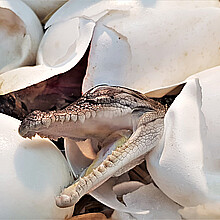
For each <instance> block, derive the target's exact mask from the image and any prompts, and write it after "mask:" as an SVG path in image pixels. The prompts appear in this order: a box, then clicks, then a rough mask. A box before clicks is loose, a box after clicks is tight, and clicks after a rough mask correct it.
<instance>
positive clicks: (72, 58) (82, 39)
mask: <svg viewBox="0 0 220 220" xmlns="http://www.w3.org/2000/svg"><path fill="white" fill-rule="evenodd" d="M27 1H29V0H27ZM38 2H39V1H38ZM175 2H177V6H180V7H183V6H182V3H181V2H182V1H175ZM187 2H188V1H187ZM193 2H199V1H193ZM163 3H164V1H149V2H148V1H132V0H130V1H110V0H108V1H100V0H94V1H83V2H82V1H77V0H70V1H68V2H67V3H65V4H64V5H63V6H62V7H61V8H60V9H58V10H57V11H56V12H55V13H54V14H53V16H52V17H51V18H50V19H49V21H48V22H47V23H46V25H45V27H46V28H47V31H46V33H45V35H44V37H43V39H42V42H41V44H40V48H39V51H38V56H37V63H38V65H37V66H34V67H24V68H18V69H14V70H12V71H9V72H5V73H3V74H2V75H1V76H0V94H1V95H4V94H7V93H10V92H13V91H16V90H19V89H23V88H26V87H27V86H31V85H33V84H36V83H39V82H41V81H43V80H46V79H48V78H50V77H52V76H55V75H57V74H60V73H64V72H66V71H67V70H69V69H71V68H73V67H74V66H75V65H76V64H77V63H78V61H79V60H80V59H81V58H82V56H83V55H84V54H85V51H86V49H87V48H88V46H89V44H90V42H91V40H92V39H93V38H94V39H95V41H94V43H93V48H92V50H91V53H90V65H89V71H87V77H86V79H85V82H84V86H83V87H84V91H85V90H87V89H88V88H89V87H91V86H93V85H95V84H99V83H108V82H109V83H113V82H112V77H115V74H114V72H116V74H117V73H118V72H119V73H120V74H121V72H123V71H124V70H127V69H126V68H128V70H129V68H130V67H129V66H128V67H126V66H123V65H122V63H124V65H127V60H128V58H129V57H130V56H132V57H133V58H134V57H135V56H136V55H138V56H137V58H134V60H133V61H134V62H133V61H132V63H134V64H135V65H136V64H137V63H136V61H138V59H140V66H139V67H138V65H136V66H135V68H138V71H137V74H136V75H137V76H140V78H141V77H142V75H141V74H140V71H142V69H143V71H145V70H146V66H149V68H148V70H149V71H151V70H152V69H153V71H152V73H153V74H150V75H149V77H150V78H151V81H152V82H153V83H150V84H152V85H151V86H150V88H152V89H155V88H157V87H158V86H160V87H161V85H158V84H157V83H155V82H154V81H159V80H157V77H160V74H163V75H164V76H165V78H166V80H165V81H164V82H163V83H162V84H163V85H164V86H167V84H168V82H169V83H170V81H171V82H173V81H177V82H179V80H180V79H179V78H181V80H183V79H182V75H181V74H183V75H184V73H183V72H182V71H184V70H183V67H182V66H187V65H188V64H189V65H188V69H187V74H192V73H194V72H195V71H200V70H202V69H206V68H208V67H211V66H212V65H215V64H216V60H219V54H218V52H216V51H214V49H213V45H216V44H218V39H219V37H218V36H219V31H218V28H217V25H218V22H217V21H219V18H218V16H217V14H218V10H217V9H216V11H215V10H214V9H207V8H206V9H204V10H205V11H206V10H207V14H209V13H210V14H211V15H210V18H207V19H206V16H207V17H208V15H206V12H204V13H203V14H201V13H200V12H198V11H195V16H194V17H193V16H192V15H190V16H189V18H188V14H190V13H186V12H185V11H183V12H182V13H181V14H180V15H179V17H181V19H176V18H175V14H173V12H172V14H173V16H172V15H171V16H170V15H169V16H168V18H166V19H165V22H160V20H161V19H163V16H165V15H164V13H162V15H158V14H160V10H159V11H157V10H156V12H154V13H151V10H150V9H149V10H148V9H147V8H148V7H156V8H164V6H163ZM33 4H35V3H34V2H33ZM36 4H37V3H36ZM51 4H52V3H51ZM42 5H43V4H42ZM161 5H162V6H161ZM168 5H169V4H168ZM171 5H172V4H171ZM174 5H175V4H174ZM187 5H188V6H189V5H190V6H191V7H192V8H193V7H196V6H195V5H194V4H192V5H191V2H188V3H187ZM202 5H203V6H202V7H208V6H214V5H213V1H206V3H205V4H202ZM169 7H170V8H173V9H170V10H174V11H175V10H180V11H181V9H175V7H176V6H175V7H173V6H172V7H171V6H168V7H166V8H169ZM142 10H144V11H142ZM212 10H213V13H212ZM142 12H144V13H143V15H141V14H142ZM197 12H198V13H197ZM115 13H116V14H117V13H121V15H119V16H118V17H119V18H118V23H119V24H117V25H114V22H117V19H115V18H114V20H113V21H112V22H109V20H110V18H112V17H114V16H115ZM146 13H147V18H149V19H150V20H153V22H148V20H149V19H145V17H143V16H144V15H145V14H146ZM167 13H168V12H167ZM176 13H177V14H178V11H177V12H176ZM193 13H194V12H191V14H193ZM24 14H25V13H24ZM107 14H109V16H107ZM168 14H169V13H168ZM212 14H213V15H212ZM157 15H158V16H157ZM181 15H182V16H181ZM203 15H204V18H203V19H204V20H207V21H206V22H207V24H208V22H209V21H210V24H211V25H208V27H207V28H206V22H203V19H202V18H201V17H202V16H203ZM104 16H106V17H108V18H107V19H104V20H105V21H106V20H107V21H108V23H106V25H107V26H106V33H105V35H103V37H105V36H106V35H107V38H109V39H110V40H112V41H113V42H112V43H111V42H110V44H112V45H109V43H108V42H109V41H108V39H107V40H105V39H104V40H103V39H100V41H99V43H100V44H99V46H98V48H99V49H98V50H101V49H103V48H105V47H107V48H108V47H109V48H110V47H112V48H111V50H109V51H110V53H109V51H108V52H107V56H106V60H107V58H108V60H109V63H110V64H108V63H107V66H110V69H111V70H112V71H111V73H108V71H109V70H108V69H107V68H106V69H105V68H103V66H104V65H103V66H102V64H100V63H98V64H97V65H96V62H95V63H94V61H95V60H97V61H98V60H99V61H100V57H102V54H103V53H104V52H101V53H100V56H99V58H97V56H98V55H97V54H96V55H94V53H95V51H94V45H95V44H97V39H96V38H97V32H99V31H98V30H99V29H100V25H99V24H102V22H101V21H100V20H103V18H104ZM138 16H140V18H139V19H138ZM215 16H216V18H215ZM121 17H124V18H123V19H121ZM155 17H157V19H154V18H155ZM170 17H171V18H173V19H174V21H173V24H174V25H173V26H174V29H175V27H177V30H179V35H180V36H182V38H183V36H184V32H186V30H187V36H185V37H186V39H185V40H183V42H185V44H187V42H188V45H184V46H186V49H187V48H190V47H192V51H191V52H189V54H188V53H187V52H188V51H181V50H183V46H182V44H181V43H182V38H180V39H179V41H178V39H177V40H174V38H175V37H178V36H179V35H178V31H177V32H176V31H174V30H173V29H172V27H171V26H172V19H170ZM177 17H178V16H177ZM183 18H184V19H183ZM194 18H198V24H197V26H196V24H195V23H196V22H191V20H193V19H194ZM200 18H201V19H200ZM214 18H215V19H216V20H215V21H213V20H214ZM169 19H170V20H169ZM154 20H155V21H154ZM182 20H183V22H182ZM200 20H201V21H200ZM99 21H100V22H99ZM128 21H129V22H130V21H131V23H130V26H129V25H128V24H126V26H125V25H123V24H122V22H127V23H129V22H128ZM169 21H170V23H169ZM180 21H181V22H180ZM193 21H194V20H193ZM97 22H98V25H97V27H96V28H95V29H96V34H95V36H93V31H94V27H95V26H96V24H97ZM135 22H140V25H138V26H137V25H136V23H135ZM187 22H188V23H187ZM159 23H161V25H162V26H163V27H162V29H161V30H162V31H160V28H161V27H160V25H159ZM185 23H186V24H185ZM103 24H104V23H103ZM121 24H122V25H121ZM155 24H156V26H157V28H159V30H158V31H154V30H155V27H154V26H155ZM169 24H170V26H169ZM183 24H185V26H184V25H183ZM143 25H147V26H148V28H147V30H149V32H147V30H146V31H145V32H147V33H146V34H147V36H148V35H149V36H150V37H148V38H147V39H149V42H147V44H149V47H147V49H148V50H145V49H146V48H145V47H144V46H146V45H144V44H143V43H142V41H143V39H142V37H141V36H145V35H144V34H142V30H143V27H144V26H143ZM142 26H143V27H142ZM166 26H167V29H166ZM200 26H201V27H200ZM121 27H126V28H125V30H123V31H122V30H121ZM182 27H185V29H184V28H182ZM189 27H191V28H189ZM122 29H123V28H122ZM130 29H132V31H129V30H130ZM144 29H145V28H144ZM200 29H201V30H200ZM103 30H104V29H103V27H101V29H100V32H102V31H103ZM193 30H194V32H193ZM104 31H105V30H104ZM117 31H118V33H117ZM121 31H122V33H120V32H121ZM140 31H141V34H140ZM166 31H167V33H166V34H165V38H167V39H164V37H161V36H160V34H161V35H163V32H166ZM200 31H201V34H200ZM109 32H110V33H109ZM157 32H158V34H157ZM131 33H132V34H131ZM205 33H209V34H210V36H211V37H210V36H208V37H206V34H205ZM126 34H128V36H126ZM108 35H109V36H108ZM169 35H170V36H169ZM191 35H192V36H191ZM214 35H215V37H214V38H213V36H214ZM119 36H121V37H122V36H124V37H122V38H121V40H120V44H121V45H119V42H115V41H117V40H118V37H119ZM111 37H112V39H111ZM137 37H138V39H139V38H140V39H139V40H138V41H136V40H135V39H136V38H137ZM187 38H189V40H188V41H187ZM207 38H208V39H209V40H208V41H206V40H207ZM212 38H213V39H212ZM126 39H127V40H126ZM197 39H200V41H201V42H204V43H202V44H200V45H199V46H198V44H199V43H198V42H200V41H198V40H197ZM102 41H103V43H104V44H106V46H105V45H102ZM130 41H131V42H130ZM134 41H136V43H137V42H140V43H139V44H137V45H136V44H135V43H134ZM166 41H169V43H166V45H167V46H166V45H165V46H163V43H164V42H166ZM128 42H129V44H128ZM157 42H158V43H157ZM180 42H181V43H180ZM190 42H191V43H192V45H191V43H190ZM211 42H212V43H211ZM145 43H146V42H145ZM175 43H176V44H177V45H175ZM155 45H157V46H158V51H159V54H160V47H162V48H163V51H164V53H161V55H160V56H159V58H157V57H158V56H157V55H155V54H156V52H158V51H157V50H153V49H152V48H154V46H155ZM201 45H204V49H202V48H201ZM206 45H207V46H206ZM102 46H103V48H102ZM119 46H120V48H118V47H119ZM177 46H179V47H180V49H178V50H177V48H178V47H177ZM197 46H198V48H197ZM218 46H219V45H216V48H218ZM151 47H152V48H151ZM206 47H207V48H209V49H208V50H206ZM119 49H120V50H121V51H119V53H118V50H119ZM194 49H195V51H193V50H194ZM131 50H133V51H134V52H135V53H134V54H130V52H131ZM175 50H176V51H177V52H175ZM103 51H104V49H103ZM167 51H171V52H172V53H171V52H169V53H167ZM143 52H144V54H147V56H148V58H149V59H150V60H152V62H153V63H151V65H149V62H148V65H145V64H146V62H145V60H144V59H143V57H144V56H142V55H141V54H142V53H143ZM185 52H186V53H185ZM202 52H204V54H205V55H204V57H203V56H202V55H201V54H200V53H202ZM132 53H133V52H132ZM115 54H119V55H120V54H121V55H122V57H121V58H120V59H119V58H118V57H119V56H115ZM163 54H164V57H166V55H167V54H171V55H170V56H167V57H166V58H164V57H163V56H162V55H163ZM184 54H185V55H186V54H187V56H186V57H187V58H184V56H185V55H184ZM207 54H209V57H212V59H211V62H210V64H209V65H208V64H207V62H208V61H210V60H207V61H205V60H204V59H206V58H207V57H206V56H208V55H207ZM104 55H106V54H105V53H104ZM109 55H110V56H111V57H110V56H109ZM174 55H180V57H179V58H175V57H174V60H173V61H172V60H169V58H170V59H172V56H174ZM183 55H184V56H183ZM197 55H198V56H197ZM200 55H201V58H200V59H199V58H198V59H199V60H196V56H197V57H199V56H200ZM93 56H94V57H93ZM181 56H183V57H181ZM115 57H117V59H115ZM161 58H162V60H164V61H163V62H160V61H161ZM182 58H184V59H182ZM112 59H113V61H114V62H115V63H114V62H113V61H111V60H112ZM129 59H130V58H129ZM117 60H119V61H120V63H119V64H118V63H117ZM192 60H196V62H195V63H193V62H192ZM112 62H113V65H111V64H112ZM138 62H139V61H138ZM154 62H155V63H154ZM158 62H159V63H161V65H162V66H161V69H157V65H156V64H158ZM170 62H172V63H175V62H177V64H175V66H174V70H172V71H173V72H172V71H171V73H172V74H171V75H170V76H169V77H168V76H167V72H168V71H170V68H169V64H170ZM185 63H187V65H185ZM154 64H155V65H154ZM218 64H219V63H218ZM100 65H101V68H100ZM121 65H122V66H121ZM129 65H130V64H129ZM132 65H133V64H132ZM142 65H144V66H142ZM216 65H217V64H216ZM96 67H98V68H99V69H100V71H101V70H103V71H105V72H103V73H102V76H100V79H98V81H96V79H94V80H93V79H92V78H94V77H95V78H96V76H94V77H93V76H92V75H93V72H94V71H95V75H96V74H98V75H97V76H99V74H100V73H101V72H100V71H98V73H97V70H96ZM154 67H155V69H154ZM159 67H160V66H159ZM93 68H94V71H93V70H92V71H91V69H93ZM132 68H133V69H132V71H133V72H135V71H136V69H135V68H134V66H133V67H132ZM178 69H179V70H178ZM188 70H189V71H188ZM120 71H121V72H120ZM154 71H155V72H156V73H158V72H159V75H158V74H155V76H153V75H154ZM30 73H33V74H30ZM176 73H177V75H175V74H176ZM106 74H110V75H109V76H107V75H106ZM123 74H124V73H122V75H116V76H117V77H118V81H119V82H118V84H119V83H121V84H123V85H125V86H126V85H130V84H129V83H123V80H122V78H123V77H126V76H125V75H123ZM129 74H130V70H129V71H128V76H129ZM178 74H180V75H181V76H179V75H178ZM28 75H31V77H30V76H28ZM33 75H34V77H33ZM146 75H147V74H146ZM187 76H188V75H187ZM184 77H185V75H184ZM105 78H106V79H105ZM144 78H145V77H144ZM144 78H143V79H144ZM12 79H13V80H12ZM173 79H175V80H173ZM167 80H168V81H167ZM169 80H170V81H169ZM91 81H92V82H91ZM113 81H114V80H113ZM142 81H144V80H142ZM11 84H12V85H11ZM148 84H149V83H148ZM136 87H137V88H136V89H140V90H141V89H143V88H139V85H136ZM133 88H134V87H133ZM145 88H146V87H145ZM150 88H147V90H149V89H150Z"/></svg>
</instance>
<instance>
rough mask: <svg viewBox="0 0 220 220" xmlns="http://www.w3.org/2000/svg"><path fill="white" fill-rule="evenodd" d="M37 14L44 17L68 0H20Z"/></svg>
mask: <svg viewBox="0 0 220 220" xmlns="http://www.w3.org/2000/svg"><path fill="white" fill-rule="evenodd" d="M22 1H23V2H25V3H26V4H27V5H28V6H29V7H30V8H32V10H33V11H34V12H35V13H36V14H37V16H38V17H39V18H40V19H44V18H45V17H46V16H47V15H48V14H50V13H51V12H53V11H54V10H56V9H57V8H59V7H60V6H62V5H63V4H64V3H65V2H67V1H68V0H35V1H33V0H22Z"/></svg>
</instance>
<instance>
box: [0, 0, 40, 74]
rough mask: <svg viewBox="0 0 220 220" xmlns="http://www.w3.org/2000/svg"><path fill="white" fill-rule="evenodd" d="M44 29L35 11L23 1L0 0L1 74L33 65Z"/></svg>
mask: <svg viewBox="0 0 220 220" xmlns="http://www.w3.org/2000/svg"><path fill="white" fill-rule="evenodd" d="M42 36H43V29H42V26H41V24H40V21H39V20H38V18H37V16H36V15H35V14H34V12H33V11H32V10H31V9H30V8H29V7H28V6H27V5H26V4H25V3H23V2H22V1H20V0H15V1H10V0H5V1H0V39H1V42H0V47H1V50H0V57H1V59H0V74H1V73H3V72H6V71H8V70H11V69H14V68H17V67H20V66H25V65H33V64H35V62H36V54H37V49H38V45H39V43H40V40H41V38H42Z"/></svg>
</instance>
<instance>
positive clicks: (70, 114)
mask: <svg viewBox="0 0 220 220" xmlns="http://www.w3.org/2000/svg"><path fill="white" fill-rule="evenodd" d="M165 113H166V109H165V107H164V106H163V105H161V104H160V103H158V102H156V101H154V100H151V99H149V98H147V97H146V96H144V95H142V94H141V93H139V92H137V91H133V90H130V89H127V88H122V87H116V86H115V87H113V86H99V87H95V88H93V89H91V90H90V91H88V92H87V93H85V94H84V95H83V96H82V97H81V98H80V99H79V100H77V101H76V102H74V103H73V104H71V105H70V106H68V107H67V108H65V109H63V110H59V111H52V112H48V113H46V112H40V111H34V112H33V113H31V114H29V115H28V116H27V117H26V118H25V119H24V121H23V122H22V123H21V125H20V127H19V133H20V134H21V135H22V136H23V137H29V138H31V137H33V136H35V134H39V135H40V136H42V137H49V138H52V139H56V138H58V137H65V138H73V139H76V140H78V139H87V138H96V139H97V140H98V141H99V142H102V141H103V140H104V139H105V138H106V137H107V136H109V135H110V134H111V133H113V132H114V131H117V130H122V129H128V130H133V134H132V136H131V137H130V138H129V139H128V141H127V142H125V143H124V144H123V145H122V146H119V147H117V148H116V149H115V150H113V151H112V153H111V154H110V155H109V156H108V157H107V158H106V159H104V160H103V162H102V163H101V164H100V165H99V166H98V167H96V168H95V169H93V170H92V172H90V173H89V174H88V175H85V176H83V177H82V178H80V179H79V180H77V182H76V183H75V184H73V185H72V186H70V187H68V188H67V189H65V190H64V191H63V192H62V194H61V195H60V196H58V197H57V199H56V203H57V205H58V206H59V207H68V206H71V205H74V204H75V203H76V202H77V201H78V200H79V199H80V198H81V197H82V196H83V195H84V194H86V193H88V192H91V191H92V190H94V189H95V188H97V187H98V186H99V185H101V184H102V183H103V182H105V181H106V180H107V179H109V178H110V177H111V176H118V175H121V174H122V173H124V172H126V171H127V170H129V169H131V168H133V167H134V166H136V165H137V164H139V163H141V162H142V161H143V159H144V156H145V155H146V154H147V153H148V152H149V151H150V150H151V149H152V148H153V147H155V146H156V145H157V144H158V142H159V140H160V138H161V135H162V133H163V118H164V115H165Z"/></svg>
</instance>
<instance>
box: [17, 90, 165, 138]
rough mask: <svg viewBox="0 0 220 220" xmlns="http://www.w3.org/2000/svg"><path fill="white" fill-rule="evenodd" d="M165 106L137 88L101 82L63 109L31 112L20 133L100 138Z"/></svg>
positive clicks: (129, 128) (31, 135) (132, 125)
mask: <svg viewBox="0 0 220 220" xmlns="http://www.w3.org/2000/svg"><path fill="white" fill-rule="evenodd" d="M163 109H164V107H163V106H162V105H161V104H160V103H158V102H155V101H153V100H151V99H149V98H147V97H146V96H144V95H142V94H141V93H139V92H137V91H134V90H130V89H127V88H122V87H112V86H98V87H95V88H93V89H91V90H90V91H88V92H87V93H85V94H84V95H83V96H82V97H81V98H80V99H78V100H77V101H76V102H74V103H72V104H71V105H69V106H68V107H67V108H65V109H63V110H59V111H50V112H41V111H38V110H37V111H34V112H32V113H31V114H29V115H28V116H27V117H26V118H25V119H24V120H23V122H22V123H21V126H20V127H19V133H20V135H21V136H23V137H29V138H31V137H33V136H35V135H36V134H38V135H40V136H41V137H49V138H51V139H57V138H59V137H68V138H73V139H87V138H96V139H97V140H99V141H100V140H103V139H104V138H105V137H107V136H108V135H110V134H111V133H112V132H114V131H116V130H121V129H128V130H133V129H135V128H136V125H137V123H138V120H139V117H140V116H141V115H142V114H143V113H145V112H152V111H159V110H163Z"/></svg>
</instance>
